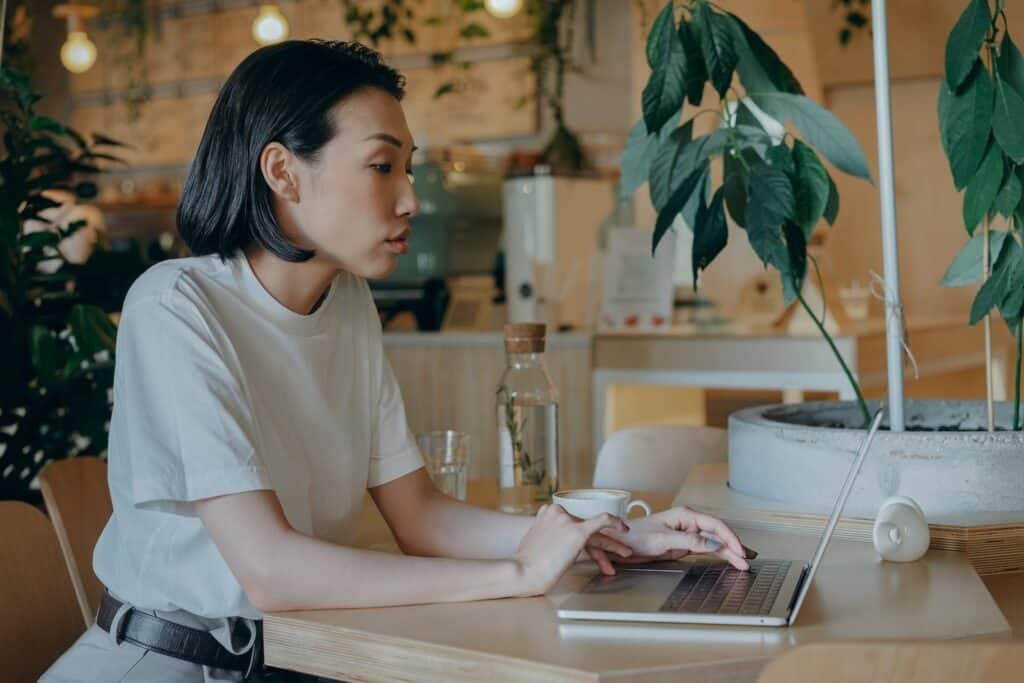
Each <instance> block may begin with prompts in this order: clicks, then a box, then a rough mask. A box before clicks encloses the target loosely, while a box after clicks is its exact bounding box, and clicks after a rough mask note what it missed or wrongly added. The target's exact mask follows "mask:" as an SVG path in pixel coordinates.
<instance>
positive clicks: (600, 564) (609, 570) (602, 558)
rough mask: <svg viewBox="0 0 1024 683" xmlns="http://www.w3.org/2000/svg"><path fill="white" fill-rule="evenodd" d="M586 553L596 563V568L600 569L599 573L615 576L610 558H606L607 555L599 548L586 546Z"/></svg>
mask: <svg viewBox="0 0 1024 683" xmlns="http://www.w3.org/2000/svg"><path fill="white" fill-rule="evenodd" d="M587 554H588V555H590V559H592V560H593V561H594V562H596V563H597V568H598V569H600V570H601V573H602V574H604V575H605V576H615V567H613V566H612V562H611V560H609V559H608V555H607V554H606V553H605V552H604V551H603V550H601V549H600V548H594V547H588V548H587Z"/></svg>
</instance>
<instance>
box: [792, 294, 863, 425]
mask: <svg viewBox="0 0 1024 683" xmlns="http://www.w3.org/2000/svg"><path fill="white" fill-rule="evenodd" d="M796 298H797V300H798V301H799V302H800V305H801V306H803V307H804V310H805V311H807V315H809V316H811V320H813V321H814V324H815V325H817V327H818V331H819V332H821V336H823V337H824V338H825V341H827V342H828V346H829V348H830V349H832V353H833V355H835V357H836V360H838V361H839V365H840V366H841V367H842V368H843V372H844V373H845V374H846V379H848V380H850V386H851V387H853V391H854V392H855V393H856V394H857V403H858V404H859V405H860V411H861V413H862V414H863V415H864V425H865V426H867V425H868V424H870V423H871V411H869V410H868V404H867V401H865V400H864V394H862V393H861V391H860V385H859V384H857V380H856V379H854V377H853V373H852V372H850V367H849V366H848V365H847V364H846V361H845V360H843V355H842V354H841V353H839V349H837V348H836V344H835V342H834V341H832V337H831V336H829V333H828V332H826V331H825V325H824V324H822V321H821V320H819V319H818V316H816V315H814V311H812V310H811V307H810V306H808V305H807V300H806V299H804V295H803V292H801V291H800V290H799V289H797V294H796Z"/></svg>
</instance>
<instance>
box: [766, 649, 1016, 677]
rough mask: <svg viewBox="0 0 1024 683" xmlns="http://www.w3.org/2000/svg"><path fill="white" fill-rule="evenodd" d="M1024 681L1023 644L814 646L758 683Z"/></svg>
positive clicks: (774, 666) (775, 665)
mask: <svg viewBox="0 0 1024 683" xmlns="http://www.w3.org/2000/svg"><path fill="white" fill-rule="evenodd" d="M1022 679H1024V643H1021V642H992V641H987V642H976V643H935V642H888V643H852V642H846V643H814V644H811V645H801V646H800V647H797V648H794V649H792V650H790V651H789V652H787V653H786V654H784V655H782V656H781V657H779V658H778V659H776V660H774V661H772V662H770V663H769V664H768V666H766V667H765V668H764V669H763V670H762V671H761V675H760V677H759V678H758V679H757V680H758V683H812V682H813V683H818V681H829V682H830V683H854V682H856V683H861V682H862V681H870V683H1011V682H1017V681H1020V680H1022Z"/></svg>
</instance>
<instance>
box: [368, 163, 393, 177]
mask: <svg viewBox="0 0 1024 683" xmlns="http://www.w3.org/2000/svg"><path fill="white" fill-rule="evenodd" d="M370 168H372V169H373V170H375V171H377V172H378V173H381V174H383V175H387V174H388V173H391V164H370Z"/></svg>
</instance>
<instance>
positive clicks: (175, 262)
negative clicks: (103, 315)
mask: <svg viewBox="0 0 1024 683" xmlns="http://www.w3.org/2000/svg"><path fill="white" fill-rule="evenodd" d="M225 268H226V266H225V264H224V262H223V261H221V260H220V258H219V257H218V256H215V255H211V256H191V257H188V258H178V259H170V260H168V261H161V262H160V263H157V264H155V265H153V266H150V267H149V269H148V270H146V272H144V273H143V274H142V275H140V276H139V277H138V279H136V280H135V282H134V283H133V284H132V286H131V288H130V289H129V290H128V295H127V296H126V297H125V300H124V306H123V310H124V311H127V310H128V309H131V308H134V307H136V306H138V305H139V304H142V303H151V304H152V303H161V304H164V305H171V306H173V305H176V304H180V303H182V301H183V300H184V301H187V300H188V299H190V298H191V297H190V293H191V292H193V291H195V289H196V286H197V285H199V286H201V285H202V283H203V281H205V280H210V279H216V278H217V277H218V276H219V275H220V274H221V273H222V272H223V271H224V269H225Z"/></svg>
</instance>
